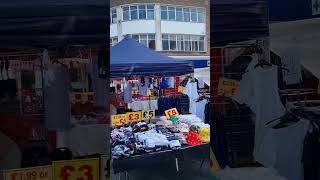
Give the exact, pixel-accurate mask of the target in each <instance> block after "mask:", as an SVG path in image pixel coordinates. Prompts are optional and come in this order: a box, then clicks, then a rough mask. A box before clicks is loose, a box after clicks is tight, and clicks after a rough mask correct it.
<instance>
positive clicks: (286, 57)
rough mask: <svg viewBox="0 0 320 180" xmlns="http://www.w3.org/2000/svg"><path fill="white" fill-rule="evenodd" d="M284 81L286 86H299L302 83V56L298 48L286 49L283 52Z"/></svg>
mask: <svg viewBox="0 0 320 180" xmlns="http://www.w3.org/2000/svg"><path fill="white" fill-rule="evenodd" d="M281 62H282V67H283V68H286V69H287V70H285V69H283V71H282V73H283V80H284V81H285V83H286V85H291V84H298V83H300V82H301V81H302V75H301V64H300V54H299V50H298V48H286V49H284V50H282V51H281Z"/></svg>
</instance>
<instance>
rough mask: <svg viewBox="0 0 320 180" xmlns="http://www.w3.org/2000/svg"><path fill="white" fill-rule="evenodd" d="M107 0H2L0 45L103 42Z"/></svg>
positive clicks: (46, 45) (33, 45)
mask: <svg viewBox="0 0 320 180" xmlns="http://www.w3.org/2000/svg"><path fill="white" fill-rule="evenodd" d="M108 2H109V1H104V0H90V1H88V0H28V1H21V0H2V1H1V3H0V39H1V41H0V47H6V48H8V47H35V46H36V47H48V46H61V45H65V44H68V45H70V44H86V45H87V44H102V43H103V44H105V43H107V38H106V37H107V35H108V34H109V28H108V25H109V24H108V21H107V19H108V18H109V13H107V12H109V5H108V4H107V3H108Z"/></svg>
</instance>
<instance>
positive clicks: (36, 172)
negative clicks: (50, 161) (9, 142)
mask: <svg viewBox="0 0 320 180" xmlns="http://www.w3.org/2000/svg"><path fill="white" fill-rule="evenodd" d="M3 177H4V180H52V167H51V166H38V167H32V168H22V169H11V170H5V171H4V172H3Z"/></svg>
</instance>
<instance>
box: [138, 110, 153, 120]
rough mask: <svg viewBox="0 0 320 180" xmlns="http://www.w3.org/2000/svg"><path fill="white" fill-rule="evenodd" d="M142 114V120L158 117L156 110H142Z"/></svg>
mask: <svg viewBox="0 0 320 180" xmlns="http://www.w3.org/2000/svg"><path fill="white" fill-rule="evenodd" d="M141 114H142V120H146V119H154V118H155V117H156V111H155V110H146V111H142V113H141Z"/></svg>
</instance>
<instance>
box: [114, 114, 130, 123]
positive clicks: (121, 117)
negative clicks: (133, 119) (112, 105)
mask: <svg viewBox="0 0 320 180" xmlns="http://www.w3.org/2000/svg"><path fill="white" fill-rule="evenodd" d="M125 124H128V121H127V119H126V115H125V114H118V115H112V116H111V125H112V126H122V125H125Z"/></svg>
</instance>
